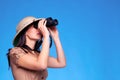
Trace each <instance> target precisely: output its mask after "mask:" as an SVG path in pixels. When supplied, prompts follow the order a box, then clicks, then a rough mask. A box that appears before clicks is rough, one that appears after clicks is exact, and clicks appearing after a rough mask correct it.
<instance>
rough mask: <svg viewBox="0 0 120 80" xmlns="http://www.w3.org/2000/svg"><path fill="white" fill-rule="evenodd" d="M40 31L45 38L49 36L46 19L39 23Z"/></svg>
mask: <svg viewBox="0 0 120 80" xmlns="http://www.w3.org/2000/svg"><path fill="white" fill-rule="evenodd" d="M38 29H39V30H40V32H41V34H42V35H43V37H46V36H47V37H48V36H49V31H48V29H47V27H46V20H45V19H42V20H40V21H39V22H38Z"/></svg>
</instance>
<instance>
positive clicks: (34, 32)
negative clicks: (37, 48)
mask: <svg viewBox="0 0 120 80" xmlns="http://www.w3.org/2000/svg"><path fill="white" fill-rule="evenodd" d="M25 35H26V37H27V38H29V39H31V40H35V41H37V40H39V39H41V33H40V31H39V30H38V29H36V28H34V27H33V25H32V26H30V28H29V29H28V30H27V31H26V33H25Z"/></svg>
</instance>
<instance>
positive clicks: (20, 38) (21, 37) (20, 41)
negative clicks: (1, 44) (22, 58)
mask: <svg viewBox="0 0 120 80" xmlns="http://www.w3.org/2000/svg"><path fill="white" fill-rule="evenodd" d="M31 25H33V26H34V23H32V24H30V25H28V26H27V27H26V28H25V29H23V30H22V31H21V32H20V34H19V35H18V36H17V38H16V39H17V40H18V43H17V45H16V47H23V46H24V45H25V43H26V38H25V32H26V31H27V30H28V29H29V28H30V26H31ZM41 44H42V40H38V41H36V44H35V47H34V50H35V51H37V52H40V49H39V47H40V45H41ZM27 49H28V48H27ZM10 50H11V48H10V49H8V53H7V59H8V65H9V67H10V56H9V53H10ZM28 51H29V49H28Z"/></svg>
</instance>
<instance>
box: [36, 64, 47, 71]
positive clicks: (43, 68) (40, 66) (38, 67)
mask: <svg viewBox="0 0 120 80" xmlns="http://www.w3.org/2000/svg"><path fill="white" fill-rule="evenodd" d="M35 69H36V70H37V71H41V70H46V69H47V65H45V64H39V65H37V66H36V67H35Z"/></svg>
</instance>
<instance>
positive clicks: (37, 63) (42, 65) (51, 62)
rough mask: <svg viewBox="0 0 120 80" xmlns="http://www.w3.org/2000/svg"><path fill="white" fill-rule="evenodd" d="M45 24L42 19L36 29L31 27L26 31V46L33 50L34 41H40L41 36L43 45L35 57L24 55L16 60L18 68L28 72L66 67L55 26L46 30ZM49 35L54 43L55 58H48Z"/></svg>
mask: <svg viewBox="0 0 120 80" xmlns="http://www.w3.org/2000/svg"><path fill="white" fill-rule="evenodd" d="M44 22H45V23H44ZM45 24H46V21H45V19H42V20H41V21H39V23H38V29H35V28H34V27H33V26H31V27H30V28H29V29H28V30H27V31H26V33H25V36H26V45H28V46H29V47H30V48H31V49H34V46H35V43H36V41H37V40H39V39H41V36H43V43H42V48H41V52H40V54H39V55H38V56H37V57H34V56H31V55H24V56H23V57H21V58H19V60H18V64H19V66H21V67H24V68H27V69H30V70H44V69H47V68H48V67H50V68H62V67H65V66H66V60H65V56H64V51H63V48H62V45H61V42H60V39H59V33H58V30H57V28H56V27H55V26H53V27H52V28H47V27H46V26H45ZM49 35H51V36H52V39H53V41H54V43H55V46H56V53H57V58H54V57H50V56H49V46H50V41H49Z"/></svg>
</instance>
